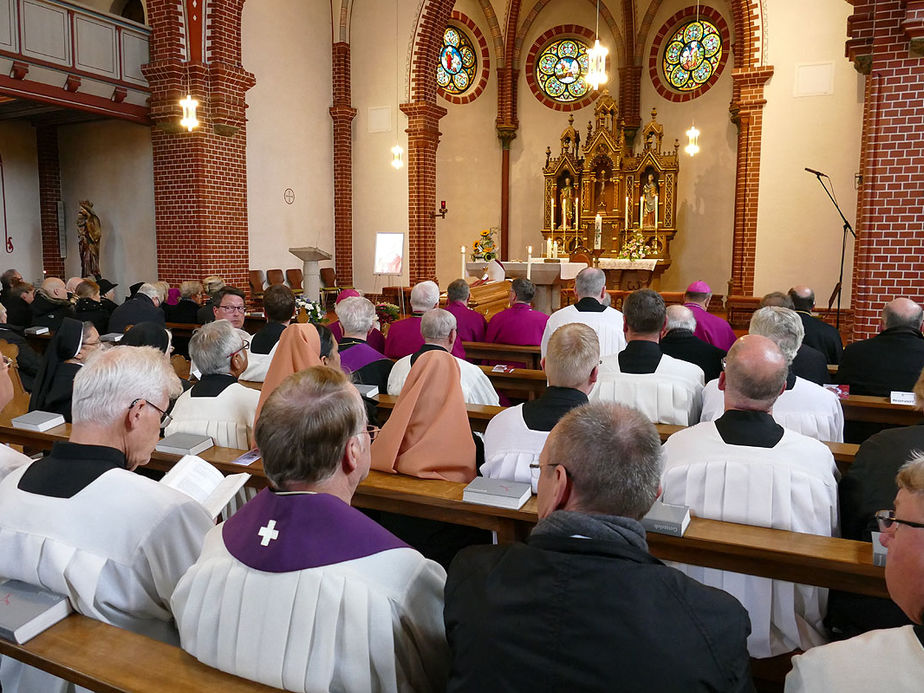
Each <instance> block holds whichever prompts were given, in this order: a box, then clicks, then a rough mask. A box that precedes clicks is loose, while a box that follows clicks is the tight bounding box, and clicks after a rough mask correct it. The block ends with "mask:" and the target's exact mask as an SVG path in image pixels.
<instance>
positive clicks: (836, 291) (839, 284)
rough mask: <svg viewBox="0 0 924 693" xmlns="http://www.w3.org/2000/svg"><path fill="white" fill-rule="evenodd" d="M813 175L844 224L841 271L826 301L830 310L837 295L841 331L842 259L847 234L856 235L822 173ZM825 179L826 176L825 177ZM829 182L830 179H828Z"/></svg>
mask: <svg viewBox="0 0 924 693" xmlns="http://www.w3.org/2000/svg"><path fill="white" fill-rule="evenodd" d="M806 170H807V171H809V172H810V173H814V174H815V177H816V178H817V179H818V183H819V184H820V185H821V189H822V190H824V191H825V194H826V195H827V196H828V199H829V200H831V204H832V205H834V209H836V210H837V213H838V214H839V215H840V216H841V220H842V221H843V222H844V236H843V238H842V240H841V269H840V274H839V275H838V279H837V286H835V287H834V291H833V292H832V293H831V298H830V299H828V308H829V309H830V308H831V301H832V299H833V298H834V296H835V294H836V295H837V313H835V320H834V322H835V326H836V327H837V329H838V331H839V330H840V329H841V287H842V286H843V284H844V257H845V255H846V253H847V232H848V231H849V232H850V235H851V236H853V237H854V239H856V237H857V234H856V233H855V232H854V230H853V227H852V226H851V225H850V222H849V221H847V217H845V216H844V213H843V212H842V211H841V208H840V205H838V204H837V200H835V199H834V196H833V195H832V194H831V191H830V190H828V186H826V185H825V184H824V181H822V180H821V177H822V176H824V174H823V173H819V172H818V171H810V170H809V169H806ZM825 178H827V176H825ZM829 180H830V179H829Z"/></svg>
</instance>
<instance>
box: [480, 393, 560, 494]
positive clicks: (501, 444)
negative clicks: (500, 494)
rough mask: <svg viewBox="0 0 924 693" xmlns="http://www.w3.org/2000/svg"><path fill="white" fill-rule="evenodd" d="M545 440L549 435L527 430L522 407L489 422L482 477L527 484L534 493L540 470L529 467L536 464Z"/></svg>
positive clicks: (546, 432)
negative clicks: (530, 485)
mask: <svg viewBox="0 0 924 693" xmlns="http://www.w3.org/2000/svg"><path fill="white" fill-rule="evenodd" d="M548 437H549V431H533V430H531V429H530V428H527V426H526V421H524V420H523V405H522V404H518V405H517V406H515V407H510V408H508V409H505V410H504V411H502V412H500V413H499V414H498V415H497V416H495V417H494V418H493V419H491V421H490V422H489V423H488V428H487V430H485V433H484V464H483V465H481V474H482V476H486V477H488V478H489V479H506V480H507V481H521V482H523V483H529V484H532V487H533V493H536V492H537V490H538V488H537V484H538V483H539V470H538V469H530V467H529V465H531V464H533V463H536V462H538V461H539V453H540V452H542V448H543V447H545V441H546V438H548Z"/></svg>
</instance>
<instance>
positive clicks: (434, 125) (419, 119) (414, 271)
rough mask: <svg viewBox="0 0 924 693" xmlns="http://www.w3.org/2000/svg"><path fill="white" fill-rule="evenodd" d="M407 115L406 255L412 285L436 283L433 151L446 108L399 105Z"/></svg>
mask: <svg viewBox="0 0 924 693" xmlns="http://www.w3.org/2000/svg"><path fill="white" fill-rule="evenodd" d="M401 112H402V113H404V114H405V115H406V116H407V122H408V127H407V130H406V131H405V132H407V176H408V231H409V233H408V254H409V255H410V269H409V277H408V278H409V280H410V283H411V285H414V284H416V283H417V282H422V281H425V280H427V279H433V280H434V281H435V280H436V219H435V217H434V216H433V212H434V210H435V209H436V149H437V147H438V146H439V142H440V134H441V133H440V131H439V121H440V118H442V117H443V116H444V115H446V109H445V108H443V107H442V106H437V105H435V104H432V103H426V102H415V103H405V104H401Z"/></svg>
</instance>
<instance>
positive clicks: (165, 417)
mask: <svg viewBox="0 0 924 693" xmlns="http://www.w3.org/2000/svg"><path fill="white" fill-rule="evenodd" d="M138 402H144V403H145V404H147V405H148V406H149V407H151V408H153V409H156V410H157V411H159V412H160V427H161V428H166V427H167V426H169V425H170V424H171V423H172V422H173V417H172V416H170V414H168V413H167V412H165V411H164V410H163V409H161V408H160V407H158V406H157V405H156V404H152V403H151V402H148V401H147V400H146V399H144V398H143V397H139V398H138V399H136V400H134V401H133V402H132V403H131V404H129V405H128V408H129V409H131V408H132V407H134V406H135V405H136V404H138Z"/></svg>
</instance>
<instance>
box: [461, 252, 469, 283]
mask: <svg viewBox="0 0 924 693" xmlns="http://www.w3.org/2000/svg"><path fill="white" fill-rule="evenodd" d="M461 276H462V279H465V278H466V277H467V276H468V271H467V270H466V269H465V246H464V245H463V246H462V275H461Z"/></svg>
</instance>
